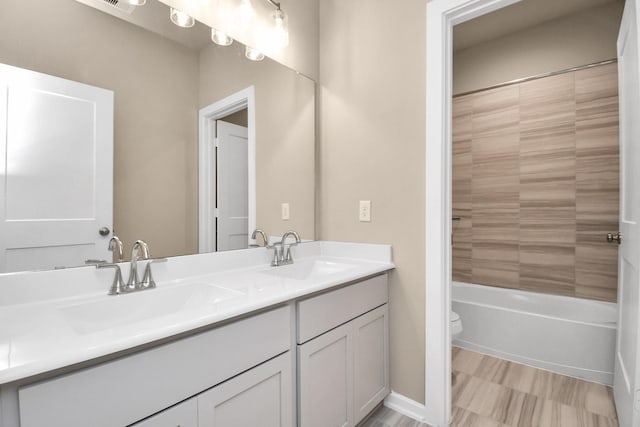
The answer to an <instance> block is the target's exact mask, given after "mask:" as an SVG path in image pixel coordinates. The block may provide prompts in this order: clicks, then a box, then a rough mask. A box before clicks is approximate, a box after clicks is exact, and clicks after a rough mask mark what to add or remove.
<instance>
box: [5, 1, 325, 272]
mask: <svg viewBox="0 0 640 427" xmlns="http://www.w3.org/2000/svg"><path fill="white" fill-rule="evenodd" d="M96 1H97V2H103V0H96ZM147 7H149V8H148V9H147V11H148V12H149V13H150V14H153V13H157V14H159V15H158V16H160V15H164V12H162V10H166V18H161V19H163V20H164V21H163V22H161V23H160V24H159V25H156V26H155V27H154V28H153V31H150V30H147V29H145V28H142V27H141V26H139V25H142V26H146V27H147V28H151V27H153V26H154V25H155V23H156V20H157V18H153V17H149V16H146V18H143V16H145V15H143V12H144V11H145V8H147ZM160 8H164V9H162V10H161V9H160ZM136 14H139V16H136ZM127 19H129V20H132V21H135V20H139V21H140V24H139V25H134V24H132V23H131V22H126V21H125V20H124V19H120V18H118V17H115V16H112V15H110V14H107V13H104V12H103V11H99V10H97V9H95V8H92V7H89V6H87V5H85V4H82V3H79V2H77V1H75V0H59V1H56V2H42V1H39V0H7V1H5V2H3V13H2V14H1V15H0V63H4V64H8V65H12V66H15V67H20V68H24V69H28V70H33V71H37V72H40V73H45V74H49V75H52V76H57V77H61V78H64V79H68V80H72V81H75V82H80V83H84V84H87V85H91V86H96V87H99V88H104V89H107V90H110V91H112V92H113V94H114V124H113V132H114V138H113V144H114V153H113V154H114V156H113V157H114V158H113V165H114V166H113V224H112V229H113V230H114V232H115V234H117V235H118V236H119V237H120V238H121V239H122V241H123V242H124V244H125V258H128V257H127V252H128V248H130V247H131V245H132V243H133V242H134V241H135V240H136V239H143V240H145V241H147V242H148V243H149V246H150V248H151V255H152V256H154V257H164V256H175V255H186V254H193V253H197V252H198V232H199V231H198V161H199V159H198V137H199V134H198V112H199V110H200V109H202V108H205V107H207V106H209V105H211V104H213V103H216V102H218V101H219V100H221V99H224V98H225V97H228V96H230V95H232V94H234V93H237V92H239V91H242V90H244V89H247V88H249V87H253V88H254V91H255V112H254V113H255V148H256V161H255V176H256V179H255V186H256V225H257V226H258V227H260V228H263V229H265V230H266V231H267V233H268V234H269V235H272V236H278V235H282V234H283V233H284V232H285V231H286V230H289V229H293V230H296V231H298V232H299V233H300V235H301V237H302V238H303V239H313V238H314V223H315V221H314V210H315V207H314V203H315V183H314V179H315V171H314V164H315V160H314V151H315V148H314V138H315V122H314V118H315V100H314V92H315V86H314V82H313V81H311V80H309V79H307V78H305V77H303V76H301V75H298V74H297V73H296V72H295V71H293V70H290V69H288V68H286V67H284V66H282V65H280V64H278V63H276V62H274V61H272V60H269V59H265V60H264V61H262V62H251V61H249V60H247V59H246V58H245V57H244V46H242V45H239V44H238V43H234V44H232V45H231V46H229V47H220V46H217V45H214V44H213V43H212V42H211V41H210V33H209V31H210V29H208V28H207V27H205V26H203V25H201V24H197V25H196V27H194V28H191V29H181V28H177V27H175V28H173V27H172V26H173V24H171V23H170V22H169V18H168V8H167V7H166V6H165V5H163V4H161V3H159V2H157V1H155V0H149V1H148V2H147V5H146V6H144V7H141V8H139V10H134V12H133V13H132V14H131V15H130V16H129V18H127ZM165 21H166V22H165ZM167 23H168V24H167ZM167 25H168V27H167ZM176 30H177V32H176ZM167 31H169V32H167ZM158 32H161V33H163V34H162V35H161V34H158ZM29 125H30V126H38V124H37V123H30V124H29ZM96 161H98V162H99V161H100V159H99V158H97V159H96ZM29 196H30V195H28V194H24V195H23V197H25V198H27V197H29ZM3 197H6V195H3ZM282 203H289V206H290V219H289V220H286V221H285V220H282V219H281V205H282ZM95 232H96V233H98V230H95ZM110 237H111V236H110V235H109V236H104V239H103V241H104V246H105V247H106V245H107V242H108V240H109V238H110ZM1 238H2V236H0V239H1ZM0 256H5V257H6V254H1V255H0ZM86 258H87V256H86V254H83V257H82V259H78V262H77V263H74V264H75V265H82V264H83V263H84V261H85V259H86ZM30 262H31V261H30ZM30 262H27V263H23V264H22V265H23V268H26V269H41V268H53V267H56V266H58V265H57V264H51V265H37V264H36V263H30ZM64 266H65V267H69V266H71V265H68V264H65V265H64ZM14 270H15V269H14ZM5 271H10V270H5Z"/></svg>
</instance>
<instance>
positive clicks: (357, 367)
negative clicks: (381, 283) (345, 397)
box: [351, 304, 390, 424]
mask: <svg viewBox="0 0 640 427" xmlns="http://www.w3.org/2000/svg"><path fill="white" fill-rule="evenodd" d="M351 323H353V355H354V356H353V357H354V375H353V376H354V381H353V395H354V399H353V400H354V402H353V404H354V423H356V424H357V423H359V422H360V421H361V420H362V419H363V418H364V417H366V416H367V415H368V414H369V412H371V411H372V410H373V409H374V408H375V407H376V406H377V405H378V404H379V403H380V402H382V400H384V398H385V397H386V396H387V395H388V394H389V390H390V387H389V309H388V306H387V304H385V305H383V306H382V307H378V308H377V309H375V310H373V311H370V312H369V313H366V314H364V315H362V316H360V317H358V318H356V319H354V320H353V322H351Z"/></svg>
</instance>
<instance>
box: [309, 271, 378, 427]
mask: <svg viewBox="0 0 640 427" xmlns="http://www.w3.org/2000/svg"><path fill="white" fill-rule="evenodd" d="M387 302H388V284H387V275H386V274H385V275H381V276H376V277H373V278H371V279H368V280H365V281H363V282H359V283H356V284H353V285H349V286H347V287H344V288H341V289H337V290H335V291H331V292H328V293H325V294H322V295H319V296H316V297H312V298H309V299H307V300H303V301H300V302H299V303H298V349H297V351H298V403H299V414H298V416H299V427H352V426H355V425H356V424H357V423H358V422H360V421H361V420H362V419H363V418H364V417H365V416H366V415H367V414H368V413H369V412H370V411H371V410H372V409H373V408H375V407H376V405H378V404H379V403H380V402H382V400H383V399H384V398H385V397H386V396H387V394H388V393H389V390H390V388H389V319H388V314H389V311H388V304H387Z"/></svg>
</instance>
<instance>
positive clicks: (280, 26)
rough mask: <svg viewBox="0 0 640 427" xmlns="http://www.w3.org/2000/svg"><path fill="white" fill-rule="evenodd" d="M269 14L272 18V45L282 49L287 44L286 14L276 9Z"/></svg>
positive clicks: (274, 47)
mask: <svg viewBox="0 0 640 427" xmlns="http://www.w3.org/2000/svg"><path fill="white" fill-rule="evenodd" d="M271 16H272V18H273V31H272V36H271V37H272V47H273V49H283V48H285V47H287V46H289V29H288V19H287V15H286V14H285V13H284V12H283V11H282V10H281V9H278V10H276V11H275V12H274V13H273V14H272V15H271Z"/></svg>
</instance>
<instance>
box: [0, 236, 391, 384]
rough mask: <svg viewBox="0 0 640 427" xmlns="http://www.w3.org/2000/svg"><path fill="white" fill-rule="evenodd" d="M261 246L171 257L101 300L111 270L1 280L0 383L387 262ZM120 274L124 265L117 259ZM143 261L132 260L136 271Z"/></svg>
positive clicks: (377, 249)
mask: <svg viewBox="0 0 640 427" xmlns="http://www.w3.org/2000/svg"><path fill="white" fill-rule="evenodd" d="M272 253H273V252H272V251H268V250H266V249H264V248H257V249H247V250H241V251H233V252H224V253H211V254H200V255H192V256H185V257H176V258H170V259H169V262H167V263H161V264H155V265H154V266H153V271H154V277H155V279H156V282H157V286H158V287H157V289H154V290H146V291H142V292H137V293H132V294H124V295H119V296H108V295H107V291H108V289H109V287H110V285H111V282H112V279H113V274H114V271H113V270H112V269H109V270H99V271H98V270H96V269H94V268H91V267H84V268H78V269H68V270H62V271H60V270H57V271H48V272H32V273H18V274H8V275H1V276H0V295H1V297H0V325H2V326H1V327H0V384H6V383H9V382H13V381H17V380H20V379H23V378H27V377H30V376H33V375H37V374H41V373H45V372H48V371H53V370H56V369H59V368H63V367H65V366H70V365H73V364H76V363H81V362H85V361H88V360H91V359H95V358H98V357H102V356H106V355H109V354H112V353H116V352H119V351H123V350H127V349H130V348H134V347H137V346H140V345H143V344H147V343H151V342H154V341H157V340H161V339H164V338H168V337H171V336H174V335H177V334H180V333H184V332H188V331H190V330H193V329H197V328H200V327H207V326H213V325H215V324H216V323H219V322H222V321H224V320H228V319H231V318H234V317H237V316H242V315H245V314H247V313H251V312H254V311H256V310H261V309H265V308H268V307H270V306H274V305H277V304H280V303H284V302H287V301H291V300H294V299H297V298H301V297H304V296H305V295H309V294H312V293H315V292H318V291H323V290H326V289H329V288H331V287H334V286H337V285H340V284H343V283H346V282H350V281H353V280H357V279H360V278H363V277H367V276H371V275H374V274H378V273H382V272H385V271H388V270H390V269H392V268H394V264H393V262H392V258H391V247H390V246H388V245H366V244H351V243H336V242H309V243H304V244H300V245H298V246H297V247H295V248H293V257H294V260H295V262H294V264H292V265H289V266H282V267H270V266H269V262H270V260H271V256H272ZM122 266H123V276H124V277H125V280H126V277H127V274H128V268H126V267H127V266H128V264H122ZM143 267H144V262H141V263H140V264H139V268H140V271H141V272H142V268H143Z"/></svg>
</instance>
